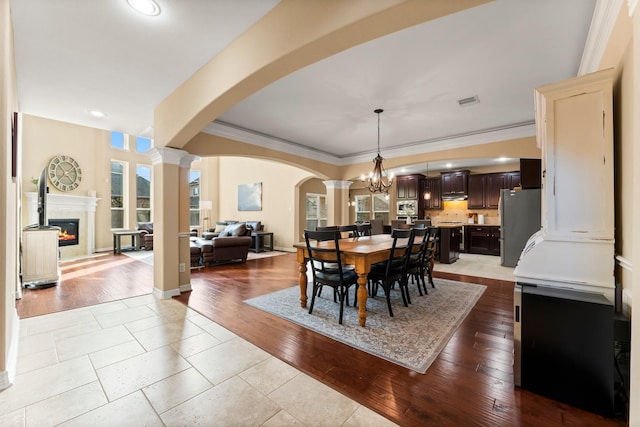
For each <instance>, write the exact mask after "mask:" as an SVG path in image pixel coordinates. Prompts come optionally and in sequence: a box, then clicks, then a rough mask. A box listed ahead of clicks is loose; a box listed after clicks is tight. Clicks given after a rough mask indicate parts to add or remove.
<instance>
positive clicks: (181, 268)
mask: <svg viewBox="0 0 640 427" xmlns="http://www.w3.org/2000/svg"><path fill="white" fill-rule="evenodd" d="M186 269H187V266H186V265H185V263H184V262H181V263H180V266H179V270H180V273H184V272H185V270H186Z"/></svg>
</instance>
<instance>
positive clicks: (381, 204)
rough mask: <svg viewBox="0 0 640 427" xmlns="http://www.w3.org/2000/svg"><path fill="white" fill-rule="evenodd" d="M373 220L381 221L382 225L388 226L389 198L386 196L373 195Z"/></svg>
mask: <svg viewBox="0 0 640 427" xmlns="http://www.w3.org/2000/svg"><path fill="white" fill-rule="evenodd" d="M372 197H373V219H381V220H382V223H383V224H389V222H390V219H389V196H388V195H386V194H374V195H373V196H372Z"/></svg>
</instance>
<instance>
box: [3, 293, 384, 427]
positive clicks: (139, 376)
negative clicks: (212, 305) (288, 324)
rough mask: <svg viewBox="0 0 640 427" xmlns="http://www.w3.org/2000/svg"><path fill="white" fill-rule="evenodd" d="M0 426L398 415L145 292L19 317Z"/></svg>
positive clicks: (313, 421)
mask: <svg viewBox="0 0 640 427" xmlns="http://www.w3.org/2000/svg"><path fill="white" fill-rule="evenodd" d="M301 390H304V391H305V392H304V393H302V392H301ZM0 425H1V426H27V427H28V426H38V427H40V426H53V425H63V426H98V425H100V426H105V425H113V426H120V427H122V426H142V425H145V426H156V425H157V426H163V425H166V426H178V425H185V426H199V425H202V426H212V425H230V426H323V425H326V426H392V425H395V424H393V423H391V422H390V421H388V420H387V419H386V418H383V417H381V416H380V415H378V414H376V413H375V412H373V411H371V410H369V409H367V408H365V407H363V406H362V405H359V404H358V403H356V402H354V401H353V400H351V399H348V398H347V397H345V396H343V395H341V394H340V393H338V392H336V391H334V390H333V389H331V388H329V387H327V386H325V385H323V384H322V383H320V382H318V381H316V380H314V379H312V378H311V377H309V376H307V375H305V374H303V373H301V372H300V371H298V370H297V369H295V368H293V367H291V366H289V365H287V364H286V363H284V362H282V361H280V360H278V359H276V358H274V357H272V356H270V355H269V354H268V353H266V352H264V351H262V350H261V349H259V348H258V347H256V346H254V345H252V344H250V343H249V342H247V341H245V340H243V339H241V338H240V337H238V336H236V335H235V334H233V333H231V332H230V331H228V330H226V329H224V328H222V327H221V326H219V325H218V324H216V323H214V322H212V321H210V320H209V319H207V318H205V317H203V316H201V315H200V314H198V313H196V312H195V311H193V310H191V309H189V308H187V307H185V306H184V305H182V304H181V303H179V302H176V301H172V300H156V299H154V297H153V296H151V295H145V296H141V297H135V298H129V299H124V300H120V301H115V302H110V303H105V304H100V305H95V306H91V307H85V308H81V309H76V310H70V311H65V312H60V313H54V314H48V315H45V316H38V317H32V318H27V319H22V320H20V345H19V356H18V367H17V376H16V380H15V384H14V385H13V386H11V387H9V388H8V389H6V390H4V391H2V392H0Z"/></svg>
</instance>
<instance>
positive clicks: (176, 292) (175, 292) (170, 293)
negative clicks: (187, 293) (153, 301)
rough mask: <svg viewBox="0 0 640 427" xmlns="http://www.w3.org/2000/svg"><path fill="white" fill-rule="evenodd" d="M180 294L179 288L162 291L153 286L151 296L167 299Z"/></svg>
mask: <svg viewBox="0 0 640 427" xmlns="http://www.w3.org/2000/svg"><path fill="white" fill-rule="evenodd" d="M178 295H180V289H179V288H178V289H170V290H168V291H163V290H160V289H158V288H153V296H154V297H156V298H158V299H169V298H173V297H176V296H178Z"/></svg>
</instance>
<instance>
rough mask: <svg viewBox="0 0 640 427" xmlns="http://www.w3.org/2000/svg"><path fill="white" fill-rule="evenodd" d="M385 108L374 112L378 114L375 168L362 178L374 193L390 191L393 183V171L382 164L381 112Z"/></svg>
mask: <svg viewBox="0 0 640 427" xmlns="http://www.w3.org/2000/svg"><path fill="white" fill-rule="evenodd" d="M383 111H384V110H383V109H382V108H378V109H377V110H374V111H373V112H374V113H376V114H377V115H378V155H377V156H376V157H375V159H373V163H374V166H373V170H372V171H371V172H370V173H369V176H368V177H365V176H364V175H362V176H361V177H360V179H361V180H362V183H363V184H364V187H365V188H366V189H367V190H369V191H371V192H372V193H385V194H387V193H388V192H389V187H391V184H392V183H393V173H391V174H390V175H388V174H387V171H386V170H385V169H384V167H383V166H382V160H383V158H382V156H380V113H382V112H383Z"/></svg>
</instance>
